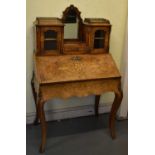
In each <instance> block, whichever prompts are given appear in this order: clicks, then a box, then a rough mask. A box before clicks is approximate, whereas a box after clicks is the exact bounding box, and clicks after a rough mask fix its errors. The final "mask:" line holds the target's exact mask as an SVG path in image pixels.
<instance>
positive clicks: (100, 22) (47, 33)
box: [31, 5, 123, 153]
mask: <svg viewBox="0 0 155 155" xmlns="http://www.w3.org/2000/svg"><path fill="white" fill-rule="evenodd" d="M80 14H81V12H80V11H79V10H78V8H76V7H75V6H73V5H71V6H69V7H67V8H66V9H65V11H64V12H63V16H62V18H61V19H59V18H45V17H40V18H37V19H36V21H35V32H36V33H35V35H36V37H35V38H36V40H35V42H36V48H35V53H34V74H33V78H32V81H31V84H32V90H33V95H34V99H35V103H36V111H37V116H36V120H35V122H36V123H37V122H38V120H40V123H41V131H42V140H41V146H40V152H41V153H42V152H44V151H45V144H46V128H47V125H46V119H45V113H44V104H45V103H46V102H47V101H48V100H50V99H52V98H62V99H66V98H69V97H72V96H77V97H81V96H88V95H92V94H94V95H96V99H95V106H94V108H95V114H96V115H98V104H99V98H100V95H101V94H103V93H105V92H114V93H115V99H114V102H113V104H112V108H111V112H110V117H109V129H110V134H111V137H112V138H115V116H116V112H117V110H118V108H119V106H120V103H121V100H122V96H123V95H122V90H121V75H120V73H119V71H118V69H117V67H116V64H115V62H114V60H113V58H112V56H111V54H110V53H109V39H110V30H111V25H110V22H109V21H108V20H106V19H104V18H97V19H95V18H86V19H85V20H84V21H83V20H82V18H81V16H80ZM67 28H69V29H71V30H68V32H67ZM73 29H74V31H73ZM65 31H66V32H65ZM70 32H71V33H70ZM69 33H70V36H69V35H68V34H69ZM67 35H68V36H67Z"/></svg>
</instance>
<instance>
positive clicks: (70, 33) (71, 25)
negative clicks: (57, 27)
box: [62, 5, 82, 40]
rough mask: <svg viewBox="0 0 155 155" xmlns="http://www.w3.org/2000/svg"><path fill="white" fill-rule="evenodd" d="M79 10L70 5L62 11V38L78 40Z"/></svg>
mask: <svg viewBox="0 0 155 155" xmlns="http://www.w3.org/2000/svg"><path fill="white" fill-rule="evenodd" d="M80 14H81V12H80V11H79V10H78V9H77V8H76V7H74V6H73V5H71V6H70V7H68V8H67V9H66V10H65V11H64V12H63V17H62V21H63V23H64V24H65V26H64V39H65V40H80V39H81V32H80V28H81V26H82V18H81V17H80Z"/></svg>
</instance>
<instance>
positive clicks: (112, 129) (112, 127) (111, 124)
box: [109, 86, 123, 139]
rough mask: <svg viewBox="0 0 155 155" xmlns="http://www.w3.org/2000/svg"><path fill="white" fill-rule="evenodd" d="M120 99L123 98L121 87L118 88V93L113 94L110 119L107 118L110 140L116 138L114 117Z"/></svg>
mask: <svg viewBox="0 0 155 155" xmlns="http://www.w3.org/2000/svg"><path fill="white" fill-rule="evenodd" d="M122 98H123V93H122V90H121V86H119V89H118V91H116V92H115V99H114V102H113V105H112V108H111V112H110V118H109V128H110V134H111V137H112V139H115V138H116V133H115V117H116V113H117V110H118V108H119V106H120V104H121V101H122Z"/></svg>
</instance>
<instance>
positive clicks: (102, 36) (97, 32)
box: [95, 30, 105, 38]
mask: <svg viewBox="0 0 155 155" xmlns="http://www.w3.org/2000/svg"><path fill="white" fill-rule="evenodd" d="M104 36H105V31H103V30H97V31H96V32H95V38H96V37H101V38H104Z"/></svg>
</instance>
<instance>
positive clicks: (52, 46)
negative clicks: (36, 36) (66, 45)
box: [44, 40, 57, 50]
mask: <svg viewBox="0 0 155 155" xmlns="http://www.w3.org/2000/svg"><path fill="white" fill-rule="evenodd" d="M56 49H57V41H56V40H45V41H44V50H56Z"/></svg>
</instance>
